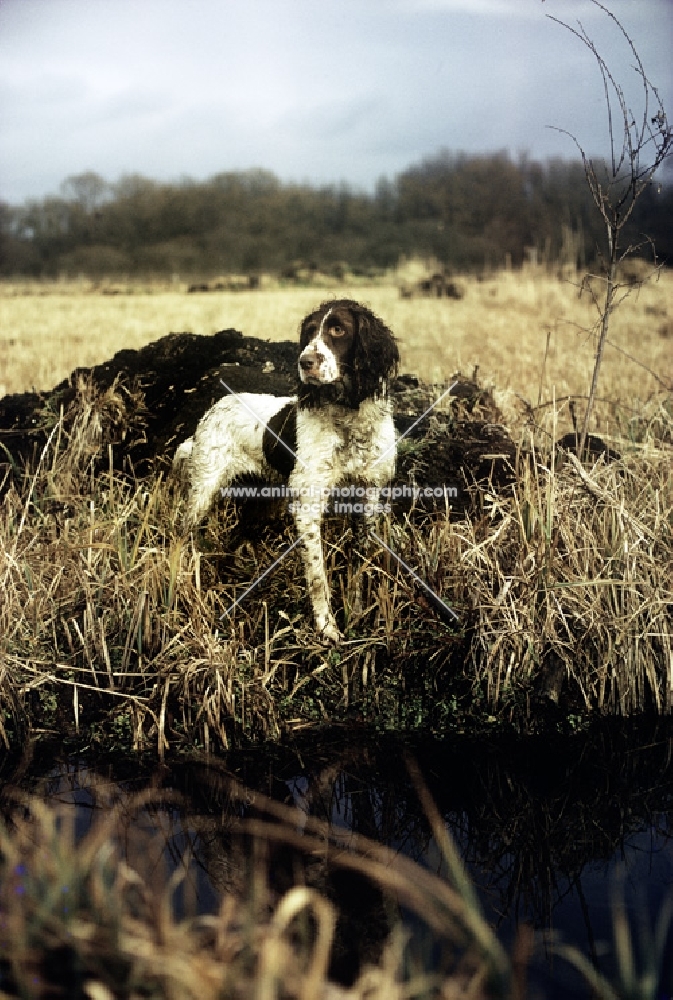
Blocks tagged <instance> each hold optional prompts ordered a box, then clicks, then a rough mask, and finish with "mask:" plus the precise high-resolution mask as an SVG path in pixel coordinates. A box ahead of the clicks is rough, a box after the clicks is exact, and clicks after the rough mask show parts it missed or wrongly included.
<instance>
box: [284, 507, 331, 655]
mask: <svg viewBox="0 0 673 1000" xmlns="http://www.w3.org/2000/svg"><path fill="white" fill-rule="evenodd" d="M294 520H295V524H296V526H297V533H298V534H299V535H300V536H301V539H302V546H301V549H302V556H303V559H304V570H305V572H306V583H307V586H308V593H309V597H310V599H311V605H312V607H313V616H314V618H315V626H316V630H317V631H318V632H319V633H320V635H321V637H322V638H323V639H325V640H327V641H328V642H334V643H338V642H340V641H341V633H340V632H339V629H338V628H337V623H336V619H335V618H334V615H333V614H332V607H331V601H330V592H329V586H328V584H327V572H326V570H325V559H324V556H323V549H322V530H321V527H322V501H321V500H319V499H318V498H317V497H311V498H310V499H309V500H308V502H302V501H299V500H297V502H296V504H295V511H294Z"/></svg>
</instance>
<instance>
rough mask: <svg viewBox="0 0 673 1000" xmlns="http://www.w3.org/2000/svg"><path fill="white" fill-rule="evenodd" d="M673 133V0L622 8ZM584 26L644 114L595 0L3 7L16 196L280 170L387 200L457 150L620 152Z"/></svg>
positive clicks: (4, 115)
mask: <svg viewBox="0 0 673 1000" xmlns="http://www.w3.org/2000/svg"><path fill="white" fill-rule="evenodd" d="M604 2H605V3H606V5H607V6H608V7H609V9H610V10H611V11H613V12H614V13H615V14H616V15H617V16H618V17H619V18H620V20H621V21H622V23H623V25H624V26H625V27H626V28H627V30H628V31H629V34H630V35H631V37H632V39H633V42H634V43H635V45H636V48H637V50H638V52H639V54H640V56H641V59H642V61H643V63H644V65H645V68H646V70H647V72H648V75H649V76H650V78H651V80H652V82H653V83H654V84H655V85H656V86H657V87H658V88H659V91H660V95H661V97H662V99H663V100H664V104H665V105H666V107H667V110H668V113H669V118H673V110H672V109H673V82H672V70H671V66H672V62H673V61H672V60H671V51H673V2H672V0H604ZM547 14H552V15H555V16H558V17H560V18H561V19H564V20H566V21H569V22H571V23H573V24H575V25H576V23H577V20H578V18H579V19H581V20H582V23H583V24H584V26H585V28H586V29H587V30H588V32H589V33H590V35H591V36H592V38H593V39H594V41H595V42H596V44H597V46H598V48H599V50H600V51H601V53H602V54H603V55H604V56H605V57H606V60H607V61H608V63H609V65H610V67H611V68H612V70H613V73H614V74H615V75H616V76H617V77H618V79H619V80H620V81H621V82H622V83H623V84H624V86H625V88H626V89H627V93H628V95H629V98H630V99H631V98H633V101H632V103H633V110H634V111H635V112H636V114H642V103H641V102H640V92H639V90H638V89H636V88H635V87H634V86H633V85H634V83H635V76H634V74H633V72H632V70H631V66H632V63H633V59H632V57H631V54H630V52H629V50H628V47H627V46H626V45H625V44H624V42H623V40H621V39H620V37H619V35H618V32H617V31H616V30H615V27H614V25H613V24H611V22H610V21H609V19H608V18H607V17H606V16H605V15H604V14H602V13H601V12H600V11H597V10H596V8H595V7H592V6H591V4H590V3H589V2H588V0H0V199H3V200H5V201H8V202H10V203H12V204H16V203H19V202H22V201H23V200H24V199H26V198H33V197H42V196H44V195H46V194H52V193H57V192H58V190H59V187H60V184H61V182H62V181H63V180H64V178H65V177H67V176H68V175H71V174H75V173H81V172H83V171H85V170H95V171H97V172H98V173H100V174H102V175H103V176H104V177H105V178H106V179H107V180H110V181H114V180H117V179H118V178H119V177H120V176H121V175H122V174H124V173H136V172H137V173H142V174H145V175H146V176H148V177H152V178H157V179H161V180H177V179H179V178H181V177H183V176H185V175H187V176H190V177H193V178H194V179H204V178H206V177H209V176H212V175H213V174H215V173H218V172H220V171H225V170H243V169H247V168H250V167H263V168H265V169H268V170H272V171H273V172H274V173H276V174H277V175H278V176H279V177H281V178H282V179H283V180H294V181H309V182H311V183H314V184H324V183H332V182H336V183H338V182H340V181H342V180H343V181H347V182H348V183H350V184H352V185H353V186H355V187H358V188H365V189H368V190H371V189H372V188H373V187H374V185H375V183H376V180H377V178H379V177H380V176H382V175H386V176H387V177H389V178H391V179H392V178H393V177H394V176H395V175H396V174H398V173H399V172H400V171H402V170H404V169H405V168H406V167H407V166H409V165H410V164H412V163H417V162H419V161H421V160H422V159H423V158H425V157H428V156H431V155H433V154H435V153H436V152H438V151H439V150H440V149H442V148H446V149H450V150H454V151H456V150H465V151H468V152H475V151H493V150H500V149H509V150H510V152H511V153H512V154H513V155H515V156H516V155H517V154H518V153H520V152H523V151H526V152H528V153H529V154H530V155H531V156H532V157H533V158H544V157H547V156H550V155H562V156H566V157H572V156H573V155H574V153H575V150H574V147H573V145H572V143H571V142H570V141H569V140H568V139H567V137H565V136H562V135H560V134H559V133H557V132H554V131H552V130H551V129H549V128H548V126H550V125H556V126H559V127H560V128H567V129H569V130H570V131H572V132H574V133H575V134H576V135H577V138H578V139H579V140H580V142H582V143H583V144H584V145H585V147H586V149H587V152H590V153H600V152H604V151H606V149H607V145H606V141H607V140H606V116H605V107H604V99H603V89H602V82H601V79H600V75H599V73H598V70H597V68H596V64H595V61H594V60H593V59H592V56H591V54H590V53H589V52H588V51H587V50H586V49H585V47H584V46H583V45H582V44H581V43H580V42H579V41H578V40H577V39H576V38H574V37H573V36H572V35H571V34H570V33H569V32H567V31H565V30H563V29H562V28H561V27H559V26H558V25H557V24H555V23H553V22H552V21H551V20H549V18H548V17H546V16H545V15H547Z"/></svg>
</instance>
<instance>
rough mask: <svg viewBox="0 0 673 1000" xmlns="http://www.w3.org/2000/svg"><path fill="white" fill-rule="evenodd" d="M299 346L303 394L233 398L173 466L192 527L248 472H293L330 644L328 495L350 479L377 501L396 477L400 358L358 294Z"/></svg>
mask: <svg viewBox="0 0 673 1000" xmlns="http://www.w3.org/2000/svg"><path fill="white" fill-rule="evenodd" d="M299 347H300V354H299V379H300V383H299V389H298V393H297V395H296V396H269V395H257V394H254V393H241V394H240V395H231V396H226V397H224V398H223V399H221V400H219V402H217V403H215V405H214V406H213V407H212V408H211V409H210V410H209V411H208V412H207V413H206V414H205V416H204V417H203V418H202V419H201V421H200V423H199V425H198V427H197V428H196V432H195V434H194V436H193V437H192V438H189V440H187V441H185V442H184V444H181V445H180V447H179V448H178V449H177V451H176V453H175V458H174V459H173V465H174V468H175V469H176V471H177V472H178V473H179V474H180V475H181V477H182V478H183V480H184V481H185V483H186V485H187V501H186V510H185V515H184V522H185V526H186V527H187V528H191V527H193V526H195V525H196V524H197V523H198V521H199V520H200V519H201V517H202V516H203V515H204V514H205V513H206V511H207V510H208V508H209V507H210V505H211V503H212V501H213V500H214V498H215V496H216V495H217V492H218V490H219V489H221V488H222V487H226V486H228V485H229V484H231V483H232V481H233V480H235V479H236V478H238V477H239V476H242V475H245V474H254V475H258V476H259V475H264V473H265V472H266V473H268V472H269V471H270V469H271V468H275V469H276V470H277V471H282V472H283V473H284V474H285V475H286V476H289V481H288V487H289V491H290V492H291V493H292V495H293V497H294V498H295V500H296V502H295V503H294V504H293V507H294V518H295V523H296V526H297V531H298V534H299V540H300V541H301V543H302V554H303V559H304V567H305V571H306V578H307V582H308V590H309V595H310V598H311V602H312V605H313V612H314V616H315V623H316V628H317V630H318V632H319V633H320V635H321V637H322V638H323V639H324V640H327V641H331V642H338V641H339V640H340V634H339V630H338V628H337V624H336V621H335V619H334V615H333V613H332V610H331V607H330V595H329V589H328V585H327V574H326V572H325V563H324V559H323V551H322V538H321V525H322V516H323V511H324V505H325V499H326V498H327V497H329V496H333V495H334V493H333V491H334V489H335V488H336V487H337V486H339V484H345V483H347V484H348V485H354V486H355V487H356V488H357V487H365V488H366V487H374V488H375V495H376V497H377V499H378V496H379V490H380V489H381V488H382V487H383V486H384V485H385V484H386V483H387V482H388V481H389V480H390V479H391V477H392V475H393V473H394V471H395V427H394V424H393V413H392V404H391V401H390V399H389V396H388V380H389V378H390V377H391V376H392V375H393V374H394V373H395V372H396V370H397V365H398V362H399V354H398V350H397V345H396V343H395V339H394V337H393V335H392V333H391V332H390V330H389V329H388V328H387V327H386V326H385V325H384V323H383V322H382V321H381V320H380V319H379V318H378V317H377V316H375V315H374V314H373V313H372V312H371V311H370V310H369V309H367V308H365V306H362V305H360V304H359V303H357V302H353V301H352V300H350V299H341V300H336V301H333V302H324V303H323V304H322V305H321V306H320V307H319V308H318V309H316V310H315V312H312V313H311V314H310V315H309V316H307V317H306V318H305V319H304V320H303V322H302V324H301V329H300V339H299ZM293 424H294V426H295V427H296V448H292V449H290V448H288V447H287V444H283V442H287V439H288V433H287V430H288V427H289V426H292V425H293ZM281 435H282V440H281ZM289 436H290V437H291V438H292V434H291V433H290V435H289ZM358 493H359V494H360V495H361V490H358ZM366 495H367V497H371V493H370V491H369V490H367V493H366ZM351 499H352V498H351ZM304 501H306V502H304Z"/></svg>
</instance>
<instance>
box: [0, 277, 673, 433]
mask: <svg viewBox="0 0 673 1000" xmlns="http://www.w3.org/2000/svg"><path fill="white" fill-rule="evenodd" d="M403 277H404V276H400V274H399V273H398V274H396V275H392V276H391V277H390V279H389V281H388V283H381V284H378V285H371V284H367V285H364V284H338V283H336V282H331V283H329V282H328V280H327V279H324V280H325V286H324V287H317V286H316V285H313V286H310V287H277V286H276V287H274V286H273V284H272V283H269V284H268V285H267V286H265V287H263V288H262V289H261V290H257V291H239V292H209V293H200V294H191V295H190V294H187V293H186V287H185V286H179V287H176V286H173V287H171V285H169V284H168V283H166V284H164V285H160V284H157V285H154V286H151V285H140V284H139V285H137V286H123V285H117V286H108V287H105V286H104V285H102V286H101V285H98V286H94V285H92V284H91V283H88V282H73V283H71V284H62V283H54V284H51V285H49V284H44V283H37V282H34V283H31V282H25V283H5V284H0V396H1V395H4V394H6V393H12V392H23V391H26V390H29V389H32V388H35V389H40V390H44V389H49V388H51V387H52V386H53V385H55V384H56V383H57V382H59V381H60V380H61V379H63V378H64V377H66V376H67V375H68V374H69V373H70V372H71V371H72V370H73V369H74V368H76V367H78V366H89V365H94V364H98V363H100V362H103V361H105V360H107V359H108V358H110V357H111V356H112V355H113V354H114V353H115V352H116V351H118V350H120V349H122V348H139V347H142V346H143V345H144V344H148V343H150V342H152V341H154V340H157V339H158V338H160V337H163V336H164V335H165V334H167V333H169V332H183V331H190V332H192V333H196V334H204V335H208V334H212V333H214V332H215V331H217V330H221V329H224V328H227V327H234V328H236V329H238V330H240V331H241V332H242V333H244V334H246V335H250V336H255V337H261V338H265V339H269V340H286V339H295V338H296V336H297V329H298V326H299V323H300V321H301V319H302V317H303V316H304V315H305V314H306V313H307V312H308V311H309V310H310V309H312V308H313V307H314V306H316V305H317V304H318V303H319V302H320V301H322V300H323V299H326V298H330V297H333V296H339V297H342V296H344V297H345V296H348V297H353V298H357V299H359V300H360V301H363V302H365V303H367V304H368V305H370V306H371V308H373V309H374V311H375V312H377V313H378V314H379V315H381V316H382V318H383V319H384V320H385V321H386V322H387V323H388V325H389V326H390V327H391V328H392V329H393V330H394V332H395V333H396V335H397V337H398V339H399V341H400V347H401V352H402V370H403V371H409V372H414V373H416V374H418V375H420V376H421V377H422V378H424V379H426V380H428V381H432V382H436V383H441V382H443V381H444V380H445V379H447V378H448V377H450V376H451V375H452V374H453V373H454V372H455V371H457V370H459V369H460V370H462V371H463V372H464V373H466V374H470V373H471V372H472V370H473V369H474V367H475V366H479V372H480V376H481V378H482V379H484V380H485V381H486V382H489V383H492V384H494V385H495V386H496V387H497V388H498V389H499V390H512V391H513V393H514V394H516V395H519V396H521V397H523V398H524V399H525V400H527V401H528V402H530V403H532V404H533V405H535V404H537V402H538V400H539V399H540V400H541V401H542V402H548V401H550V400H551V399H552V398H553V397H555V398H556V400H561V401H562V403H561V406H560V407H559V408H558V412H557V419H559V420H560V423H561V424H562V425H563V426H565V424H566V423H567V421H568V410H567V403H564V402H563V401H564V400H565V398H566V397H567V396H568V395H571V394H572V395H578V396H584V395H586V393H587V391H588V385H589V379H590V374H591V369H592V365H593V357H594V338H593V337H592V336H591V335H590V333H589V332H588V331H589V330H590V328H591V327H592V326H593V324H595V321H596V317H597V313H596V308H595V306H594V305H593V304H592V301H591V295H590V293H589V291H588V290H586V289H585V290H584V291H583V293H582V295H581V296H580V295H579V294H578V292H579V289H578V286H579V279H574V280H573V281H559V280H558V279H557V278H555V277H553V276H550V275H548V274H547V273H546V272H544V271H543V270H541V269H540V270H535V269H528V270H524V271H518V272H514V271H503V272H500V273H499V274H496V275H494V276H493V277H491V278H489V279H487V280H484V281H478V280H477V279H476V278H474V277H466V278H463V279H460V282H459V284H460V286H461V287H462V288H463V290H464V292H465V295H464V298H463V299H461V300H459V301H456V300H452V299H436V298H414V299H405V298H401V297H400V294H399V288H398V284H397V283H398V282H400V280H401V279H402V278H403ZM406 277H408V274H407V276H406ZM594 287H595V288H596V289H597V290H599V291H600V284H599V283H598V281H594ZM111 293H112V294H111ZM610 340H611V342H612V345H614V346H608V348H607V350H606V355H605V359H604V364H603V370H602V376H601V382H600V385H599V396H601V397H602V398H603V399H609V400H610V401H611V402H616V401H618V402H619V403H620V404H621V406H622V407H624V406H626V407H628V406H631V405H633V406H634V407H636V406H637V402H638V401H640V402H644V401H647V400H648V399H650V398H651V397H652V395H654V394H656V393H658V392H661V391H662V389H663V388H664V387H665V386H669V387H670V386H671V385H672V384H673V352H672V350H671V346H672V340H673V274H672V273H670V272H664V273H661V274H659V276H658V277H655V278H653V279H651V280H649V281H648V282H647V283H646V284H645V285H644V287H642V288H640V289H632V290H631V291H630V293H629V295H628V296H627V298H626V299H625V301H624V302H623V303H622V304H621V306H620V307H619V309H618V310H617V311H616V312H615V313H614V315H613V317H612V320H611V324H610ZM547 341H548V345H547ZM623 352H625V353H623ZM627 355H630V357H627ZM659 380H660V381H659ZM510 398H511V399H514V398H515V397H514V396H512V394H511V393H510ZM550 410H551V408H550ZM609 414H610V410H609V408H606V407H605V406H604V407H603V408H602V409H601V408H599V409H598V410H597V419H596V423H595V424H594V429H595V430H598V431H599V432H600V433H603V434H609V433H610V430H611V427H610V416H609Z"/></svg>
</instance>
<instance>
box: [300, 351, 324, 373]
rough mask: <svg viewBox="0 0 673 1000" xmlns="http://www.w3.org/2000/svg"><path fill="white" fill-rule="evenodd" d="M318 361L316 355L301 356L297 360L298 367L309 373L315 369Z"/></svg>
mask: <svg viewBox="0 0 673 1000" xmlns="http://www.w3.org/2000/svg"><path fill="white" fill-rule="evenodd" d="M318 360H319V359H318V355H317V354H302V356H301V357H300V358H299V367H300V368H301V370H302V371H303V372H310V371H311V369H312V368H317V366H318Z"/></svg>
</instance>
